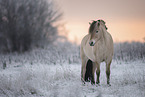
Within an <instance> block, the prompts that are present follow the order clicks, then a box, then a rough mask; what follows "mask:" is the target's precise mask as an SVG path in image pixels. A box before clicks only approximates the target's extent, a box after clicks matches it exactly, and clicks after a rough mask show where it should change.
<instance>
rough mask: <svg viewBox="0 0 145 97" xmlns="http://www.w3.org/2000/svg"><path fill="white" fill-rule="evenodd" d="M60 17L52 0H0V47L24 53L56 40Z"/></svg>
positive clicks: (60, 14)
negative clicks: (36, 46)
mask: <svg viewBox="0 0 145 97" xmlns="http://www.w3.org/2000/svg"><path fill="white" fill-rule="evenodd" d="M61 16H62V13H60V12H59V10H58V9H56V8H55V6H54V2H53V0H0V41H1V42H0V45H1V47H0V48H1V49H2V48H3V49H4V50H6V51H10V52H13V51H19V52H22V51H27V50H29V49H30V48H31V47H32V45H40V44H42V43H43V44H44V43H46V42H47V43H50V42H52V41H54V39H56V37H57V27H56V26H54V25H53V24H54V23H55V22H57V21H58V20H59V19H60V18H61Z"/></svg>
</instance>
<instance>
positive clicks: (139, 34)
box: [55, 0, 145, 44]
mask: <svg viewBox="0 0 145 97" xmlns="http://www.w3.org/2000/svg"><path fill="white" fill-rule="evenodd" d="M55 1H56V3H57V5H58V8H59V9H60V10H61V11H62V12H63V13H64V16H63V21H64V22H66V25H65V28H66V30H67V31H68V33H67V35H66V36H67V38H68V40H70V41H71V42H76V43H77V44H80V42H81V40H82V38H83V37H84V36H85V35H86V34H88V28H89V22H91V20H98V19H102V20H104V21H105V22H106V26H107V27H108V32H109V33H110V34H111V35H112V37H113V40H114V42H125V41H128V42H131V41H138V42H144V38H145V29H144V28H145V13H144V9H145V6H144V5H145V1H144V0H138V1H136V0H127V1H126V0H122V1H118V0H110V1H105V0H102V1H99V0H86V1H83V0H73V1H70V0H61V1H59V0H55Z"/></svg>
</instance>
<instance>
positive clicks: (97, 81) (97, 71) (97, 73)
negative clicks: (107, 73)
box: [96, 63, 100, 84]
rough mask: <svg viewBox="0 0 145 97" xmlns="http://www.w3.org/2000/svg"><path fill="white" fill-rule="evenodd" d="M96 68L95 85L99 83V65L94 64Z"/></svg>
mask: <svg viewBox="0 0 145 97" xmlns="http://www.w3.org/2000/svg"><path fill="white" fill-rule="evenodd" d="M96 66H97V70H96V75H97V79H96V84H99V83H100V64H98V63H96Z"/></svg>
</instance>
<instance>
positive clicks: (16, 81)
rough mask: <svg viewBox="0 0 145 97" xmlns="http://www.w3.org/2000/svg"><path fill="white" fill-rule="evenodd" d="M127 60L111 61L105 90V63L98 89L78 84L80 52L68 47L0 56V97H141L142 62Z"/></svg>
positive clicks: (144, 93) (143, 90)
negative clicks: (109, 80)
mask: <svg viewBox="0 0 145 97" xmlns="http://www.w3.org/2000/svg"><path fill="white" fill-rule="evenodd" d="M60 48H61V49H60ZM68 48H69V49H68ZM117 52H118V51H117ZM121 54H124V53H123V52H121ZM115 56H119V55H115ZM130 57H131V56H130ZM130 57H129V58H126V57H124V56H122V58H123V59H120V57H119V59H116V58H114V59H113V62H112V65H111V86H110V87H108V86H107V84H106V75H105V63H102V64H101V75H100V81H101V83H100V86H95V85H91V84H90V83H86V84H85V85H83V84H82V83H81V80H80V72H81V61H80V56H79V48H78V47H76V46H74V45H70V44H69V43H66V44H65V45H63V44H61V45H59V46H57V45H55V46H49V47H47V48H41V49H34V50H32V51H30V52H25V53H24V54H17V53H11V54H1V55H0V97H144V96H145V61H144V59H145V58H144V56H143V58H141V59H139V58H134V59H133V60H129V61H127V59H130Z"/></svg>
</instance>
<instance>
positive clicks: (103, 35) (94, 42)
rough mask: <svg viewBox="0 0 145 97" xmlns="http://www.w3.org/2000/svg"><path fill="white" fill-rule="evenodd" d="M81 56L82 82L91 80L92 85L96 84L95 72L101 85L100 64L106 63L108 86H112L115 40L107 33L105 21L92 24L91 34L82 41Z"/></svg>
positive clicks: (97, 82) (97, 81)
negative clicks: (111, 67) (111, 69)
mask: <svg viewBox="0 0 145 97" xmlns="http://www.w3.org/2000/svg"><path fill="white" fill-rule="evenodd" d="M80 56H81V60H82V67H81V80H82V81H83V82H84V83H85V82H87V81H89V80H90V81H91V83H92V84H95V79H94V77H95V72H96V75H97V79H96V84H99V83H100V80H99V77H100V63H101V62H103V61H105V63H106V77H107V84H108V85H110V65H111V62H112V58H113V39H112V37H111V35H110V34H109V33H108V32H107V27H106V25H105V22H104V21H103V20H97V21H93V22H92V23H90V28H89V33H88V34H87V35H86V36H85V37H84V38H83V39H82V41H81V47H80Z"/></svg>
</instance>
